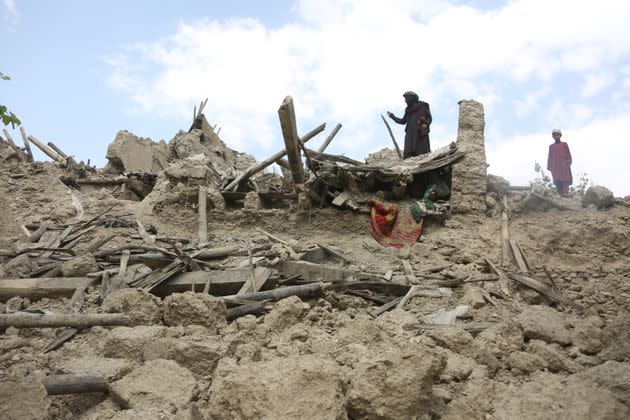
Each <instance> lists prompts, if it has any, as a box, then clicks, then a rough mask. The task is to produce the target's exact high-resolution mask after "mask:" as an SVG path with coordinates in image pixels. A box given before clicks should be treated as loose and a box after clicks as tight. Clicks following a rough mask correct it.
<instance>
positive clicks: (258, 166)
mask: <svg viewBox="0 0 630 420" xmlns="http://www.w3.org/2000/svg"><path fill="white" fill-rule="evenodd" d="M325 128H326V124H325V123H324V124H322V125H320V126H319V127H317V128H315V129H314V130H312V131H310V132H309V133H308V134H306V135H305V136H304V137H302V138H301V139H300V141H301V142H302V143H306V142H307V141H309V140H311V139H312V138H313V137H315V136H316V135H317V134H319V133H321V132H322V131H324V129H325ZM217 135H218V133H217ZM309 135H310V137H308V136H309ZM286 154H287V151H286V149H283V150H281V151H279V152H278V153H276V154H274V155H272V156H270V157H268V158H267V159H265V160H263V161H262V162H258V163H255V164H253V165H251V166H250V167H249V168H247V169H246V170H245V172H243V173H242V174H240V175H239V176H237V177H236V178H235V179H234V180H233V181H232V182H230V183H229V184H228V185H227V186H226V187H225V188H224V189H223V190H224V191H232V190H233V189H234V190H236V188H237V187H238V186H239V185H240V184H241V183H242V182H244V181H247V180H248V179H249V178H251V177H252V176H253V175H255V174H257V173H258V172H260V171H262V170H263V169H265V168H266V167H268V166H270V165H272V164H273V163H275V162H276V161H277V160H279V159H282V158H283V157H284V156H286Z"/></svg>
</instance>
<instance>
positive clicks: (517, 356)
mask: <svg viewBox="0 0 630 420" xmlns="http://www.w3.org/2000/svg"><path fill="white" fill-rule="evenodd" d="M507 365H508V367H509V368H510V369H512V371H514V370H516V372H517V373H521V374H525V375H528V374H530V373H533V372H536V371H537V370H542V369H544V367H545V362H544V360H543V359H542V358H541V357H540V356H538V355H537V354H531V353H526V352H523V351H515V352H513V353H510V355H509V356H508V357H507Z"/></svg>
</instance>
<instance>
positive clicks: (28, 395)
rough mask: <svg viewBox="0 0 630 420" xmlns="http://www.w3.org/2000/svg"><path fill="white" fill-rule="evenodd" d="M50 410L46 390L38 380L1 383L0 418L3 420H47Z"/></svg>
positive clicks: (29, 379)
mask: <svg viewBox="0 0 630 420" xmlns="http://www.w3.org/2000/svg"><path fill="white" fill-rule="evenodd" d="M49 408H50V400H49V399H48V393H47V392H46V388H44V385H42V384H41V383H40V382H39V381H37V380H36V379H34V378H28V379H24V380H21V381H19V382H17V381H16V382H11V381H7V382H0V417H2V418H3V419H9V420H18V419H47V418H49V416H48V409H49Z"/></svg>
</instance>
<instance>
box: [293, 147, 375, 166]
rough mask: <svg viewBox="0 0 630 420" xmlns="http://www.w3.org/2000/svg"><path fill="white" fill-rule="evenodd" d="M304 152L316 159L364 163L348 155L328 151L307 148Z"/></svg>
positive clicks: (351, 163)
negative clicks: (333, 153) (331, 153)
mask: <svg viewBox="0 0 630 420" xmlns="http://www.w3.org/2000/svg"><path fill="white" fill-rule="evenodd" d="M304 154H305V155H306V156H307V157H309V158H311V159H315V160H321V161H331V162H341V163H347V164H349V165H364V163H363V162H359V161H358V160H354V159H351V158H349V157H346V156H341V155H330V154H326V153H321V152H316V151H315V150H310V149H307V150H306V152H305V153H304Z"/></svg>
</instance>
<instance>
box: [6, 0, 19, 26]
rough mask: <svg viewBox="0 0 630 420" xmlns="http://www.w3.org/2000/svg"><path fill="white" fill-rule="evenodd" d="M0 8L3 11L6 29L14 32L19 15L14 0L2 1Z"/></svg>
mask: <svg viewBox="0 0 630 420" xmlns="http://www.w3.org/2000/svg"><path fill="white" fill-rule="evenodd" d="M2 6H3V9H4V13H3V15H4V20H5V22H6V23H7V28H8V29H9V30H11V31H13V30H15V26H16V25H17V22H18V18H19V16H20V13H19V12H18V8H17V5H16V4H15V0H2Z"/></svg>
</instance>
